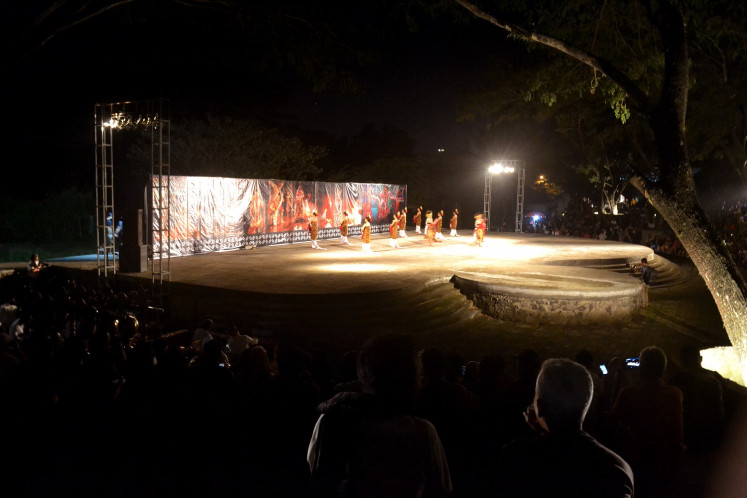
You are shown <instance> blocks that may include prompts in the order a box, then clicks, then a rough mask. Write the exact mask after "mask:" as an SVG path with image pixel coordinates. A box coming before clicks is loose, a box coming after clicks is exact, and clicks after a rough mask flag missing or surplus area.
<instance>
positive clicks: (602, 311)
mask: <svg viewBox="0 0 747 498" xmlns="http://www.w3.org/2000/svg"><path fill="white" fill-rule="evenodd" d="M408 235H409V237H407V238H399V239H397V240H398V243H399V245H400V246H401V247H400V248H391V247H390V246H389V238H388V235H378V236H374V237H373V238H372V241H371V248H372V250H373V253H371V254H363V253H362V251H361V245H360V241H359V240H352V245H349V246H347V245H341V244H340V243H339V240H337V239H331V240H321V241H320V245H321V247H322V248H323V249H321V250H319V249H312V248H311V247H310V243H298V244H291V245H280V246H264V247H258V248H254V249H244V250H235V251H228V252H221V253H207V254H200V255H195V256H188V257H179V258H172V259H171V261H170V273H171V283H170V285H167V286H165V287H164V290H166V291H167V292H165V293H164V294H165V295H164V297H163V303H162V304H163V306H164V309H166V310H167V313H168V315H169V320H170V327H171V328H178V327H183V328H186V329H189V328H193V327H194V326H196V325H197V324H199V323H200V321H201V320H202V319H204V318H205V317H212V318H213V319H214V320H215V322H216V326H217V327H219V328H220V327H228V326H230V325H232V324H236V325H238V326H239V328H240V329H241V330H243V331H245V332H246V333H249V334H253V335H256V336H258V337H264V338H267V339H268V340H270V339H272V340H275V341H283V340H292V341H296V342H298V343H300V344H302V345H304V346H305V347H308V348H320V349H325V350H338V351H342V350H345V349H354V348H355V347H358V346H359V345H360V344H361V341H362V340H364V339H365V338H366V337H367V336H369V335H370V334H372V333H375V332H377V331H381V330H384V329H391V330H406V331H410V332H413V333H415V334H416V335H417V337H418V338H419V340H421V341H422V343H423V344H430V345H437V346H438V345H440V346H442V347H448V348H452V349H453V348H459V349H460V350H461V351H462V352H463V354H465V355H469V356H475V355H482V354H484V353H485V352H487V351H500V352H501V353H502V354H505V353H509V354H514V353H516V352H517V351H518V350H520V349H522V348H524V347H533V348H535V349H537V350H538V351H539V352H540V353H541V354H545V355H549V354H559V353H561V352H562V353H563V354H572V352H573V351H575V350H577V349H580V348H581V347H586V348H588V349H591V350H592V351H594V352H595V353H596V354H597V355H599V356H602V355H603V356H609V355H612V354H620V355H634V354H635V353H637V352H638V351H639V350H640V349H641V347H643V346H645V345H649V344H652V343H662V342H669V343H671V342H673V341H675V342H676V343H677V344H679V343H681V342H683V341H684V342H693V343H696V344H698V345H699V346H700V347H707V346H711V345H724V343H725V341H726V344H728V340H727V339H726V336H725V333H724V332H723V329H722V327H721V325H720V317H719V315H718V312H717V311H716V309H715V305H713V304H712V299H709V296H708V294H707V291H705V288H704V285H703V284H702V280H701V279H700V277H698V276H697V274H695V273H694V271H693V270H692V268H682V267H680V266H679V265H676V264H674V263H672V262H670V261H668V260H666V259H665V258H661V257H659V256H658V255H655V254H654V253H653V252H652V250H651V249H650V248H648V247H646V246H641V245H634V244H625V243H620V242H611V241H600V240H592V239H580V238H572V237H553V236H544V235H533V234H518V233H491V234H488V235H487V236H486V238H485V242H484V244H483V246H482V247H478V246H475V245H473V244H472V237H471V232H466V231H465V232H461V233H460V235H461V236H460V237H453V238H452V237H448V236H447V237H445V238H444V240H443V242H439V243H434V244H433V245H432V246H431V245H429V244H428V241H426V240H425V239H424V238H423V237H422V235H421V236H418V235H415V234H414V232H412V231H408ZM642 257H646V258H648V259H649V261H650V264H651V265H652V266H654V268H656V269H657V270H658V273H659V278H658V279H657V285H656V286H655V287H654V288H652V289H651V291H650V305H649V307H648V308H647V309H645V310H642V309H641V308H640V295H641V292H642V284H641V282H640V280H638V279H637V278H634V277H632V276H631V274H630V269H629V267H628V265H630V264H636V263H638V262H640V259H641V258H642ZM53 264H54V265H60V266H64V267H67V268H72V269H77V270H82V271H93V272H95V268H96V263H95V261H59V262H54V263H53ZM4 266H6V267H7V265H4ZM117 281H118V282H122V283H124V284H129V285H133V286H140V285H142V286H143V287H144V288H146V289H150V288H151V270H150V268H149V269H148V271H146V272H142V273H127V274H124V273H119V274H117ZM690 300H692V303H691V305H688V304H687V303H688V302H689V301H690ZM673 303H674V304H673ZM695 303H697V305H696V304H695ZM672 306H675V307H674V308H673V307H672ZM673 334H674V335H673ZM673 347H674V346H673Z"/></svg>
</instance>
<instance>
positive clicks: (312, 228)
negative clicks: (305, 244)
mask: <svg viewBox="0 0 747 498" xmlns="http://www.w3.org/2000/svg"><path fill="white" fill-rule="evenodd" d="M309 235H311V248H312V249H321V247H319V244H318V243H317V241H316V239H317V237H318V236H319V217H318V216H317V212H316V209H315V210H313V211H312V212H311V216H309Z"/></svg>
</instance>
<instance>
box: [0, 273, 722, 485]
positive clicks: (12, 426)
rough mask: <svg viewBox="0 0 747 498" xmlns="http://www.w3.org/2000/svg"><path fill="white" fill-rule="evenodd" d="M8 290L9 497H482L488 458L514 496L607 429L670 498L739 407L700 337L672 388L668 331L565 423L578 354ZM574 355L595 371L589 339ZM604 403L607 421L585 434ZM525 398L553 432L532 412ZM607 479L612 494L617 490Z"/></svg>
mask: <svg viewBox="0 0 747 498" xmlns="http://www.w3.org/2000/svg"><path fill="white" fill-rule="evenodd" d="M0 302H2V303H3V304H2V305H1V306H0V311H1V313H0V316H1V317H2V320H0V406H2V407H4V409H3V410H0V424H2V427H3V428H4V429H5V430H4V432H3V437H2V441H3V451H2V452H0V455H1V456H0V467H2V468H3V470H4V471H5V472H6V474H7V475H8V476H9V478H8V479H6V480H5V481H4V482H3V483H2V485H0V490H2V491H3V495H4V496H63V495H66V496H112V495H115V494H118V495H124V496H128V495H132V496H135V495H137V496H148V495H150V494H159V495H174V494H177V495H179V496H184V497H198V496H199V497H205V496H208V497H209V496H278V497H280V496H290V497H293V496H298V497H305V496H309V494H310V493H311V494H312V495H316V496H340V495H342V496H351V495H352V496H361V495H366V493H368V495H370V496H373V495H376V494H377V493H379V495H380V496H381V495H387V496H410V495H417V493H418V491H417V490H420V491H422V492H423V493H424V494H423V496H447V495H450V496H452V497H479V496H485V495H486V494H488V493H489V492H490V491H491V483H490V479H491V476H493V475H494V472H498V473H499V474H498V475H500V476H502V477H501V479H500V480H498V481H497V484H498V485H499V486H505V489H503V488H502V489H500V490H496V489H495V488H492V492H494V493H495V494H494V496H504V495H509V496H510V494H509V493H510V489H511V488H512V487H513V486H514V485H516V484H517V483H519V482H520V481H521V479H523V477H522V476H523V475H525V474H522V472H524V471H525V469H524V470H520V469H521V467H522V465H524V464H527V462H529V461H530V459H531V458H534V462H536V464H537V468H538V469H541V472H540V471H539V470H538V472H539V473H538V474H537V476H540V475H541V476H543V477H542V479H539V477H538V478H537V479H536V481H533V482H532V483H531V484H530V485H528V487H527V488H526V493H527V495H529V496H532V495H531V493H534V492H535V491H537V490H542V489H544V488H543V486H546V485H548V483H551V482H556V483H558V482H561V481H558V479H562V478H563V476H561V475H557V474H558V472H555V471H554V470H553V469H552V468H551V469H549V470H548V469H545V467H544V465H550V462H552V459H550V458H549V457H548V453H547V452H549V451H551V450H552V449H553V448H557V449H558V451H561V449H562V451H564V452H565V453H563V454H564V455H566V456H568V455H577V453H571V451H578V452H579V453H578V455H579V456H574V457H573V458H570V457H568V458H566V459H560V460H561V461H560V463H558V462H555V463H554V465H559V466H560V467H558V468H560V469H565V471H564V472H566V473H567V475H568V476H571V475H573V473H574V472H576V473H583V472H584V470H583V468H582V467H584V466H587V467H589V468H591V469H595V468H597V467H596V466H603V467H605V465H607V464H605V462H607V463H608V464H609V463H614V462H617V460H616V457H614V456H613V454H612V453H609V452H608V451H607V450H606V449H604V448H603V447H602V446H601V445H604V446H606V447H607V448H609V449H610V450H612V451H613V452H614V453H617V454H619V455H621V456H622V457H623V458H625V459H626V460H627V461H628V462H629V463H630V464H631V466H632V467H633V469H634V471H635V472H636V474H635V482H636V484H635V487H636V494H638V495H639V496H646V493H647V492H648V493H649V494H648V495H649V496H656V493H655V490H656V489H657V488H656V479H657V478H666V476H673V475H675V474H670V473H665V471H670V470H671V471H674V469H676V467H677V465H678V462H679V459H681V456H682V454H683V453H684V452H685V451H687V452H688V453H690V454H694V455H695V454H697V455H704V457H705V458H708V456H709V455H711V454H712V452H713V451H715V450H717V449H719V448H720V447H721V446H722V445H723V439H724V432H723V427H724V420H728V419H729V418H728V415H729V413H730V408H729V405H725V403H724V394H723V393H724V391H723V389H724V388H725V386H726V385H727V384H726V383H725V381H723V379H720V377H719V376H718V374H715V373H713V372H709V371H707V370H704V369H703V368H702V367H701V366H700V355H699V354H698V352H697V350H691V349H685V350H683V351H682V355H681V362H680V363H679V364H677V363H675V365H674V366H675V367H678V368H674V369H673V370H680V372H677V371H674V372H673V373H674V375H672V376H671V377H669V379H668V383H669V384H670V385H667V383H665V378H664V373H665V367H666V355H665V354H664V353H663V352H662V351H661V350H659V349H658V348H646V349H644V350H643V351H642V352H641V354H640V357H641V358H640V367H635V366H626V365H625V361H624V356H620V357H619V358H618V359H616V360H614V361H610V362H608V363H607V368H608V372H607V374H606V375H604V376H603V378H602V382H601V387H599V386H600V384H598V383H597V382H594V381H591V382H592V384H593V385H594V388H593V390H592V391H591V392H590V393H589V396H591V397H590V398H589V402H590V403H589V406H588V407H584V406H582V405H584V404H583V403H581V404H579V403H580V402H579V403H577V404H573V403H575V402H578V400H579V399H581V398H583V396H581V398H577V397H574V396H570V395H568V396H566V397H564V398H567V403H570V404H568V405H562V404H561V405H560V406H565V407H566V408H569V407H571V406H575V409H576V410H580V409H581V408H583V410H586V411H584V414H585V416H581V415H580V414H581V412H580V411H576V412H575V413H576V416H577V417H576V418H573V420H574V422H573V424H571V423H570V422H569V420H567V419H566V418H564V417H560V418H558V417H559V415H557V413H556V412H554V411H553V410H555V409H556V408H558V405H554V404H553V403H554V402H556V401H558V400H557V399H555V398H553V396H551V395H550V394H548V392H552V393H557V392H561V393H562V392H564V391H563V389H564V388H563V385H565V384H563V385H560V386H558V385H556V384H555V383H554V381H552V379H554V378H556V377H554V376H553V375H554V374H557V373H559V372H564V371H566V367H568V365H567V364H566V363H570V362H567V361H566V360H562V361H560V360H553V362H550V363H544V365H545V367H547V368H548V370H547V373H548V375H549V376H548V377H547V378H545V377H544V374H543V373H542V372H543V370H540V366H542V365H543V363H542V361H541V358H540V355H539V354H538V353H537V351H535V350H532V349H527V350H525V351H522V352H521V353H520V354H519V355H518V356H517V357H515V358H511V357H508V358H509V359H510V360H515V361H516V365H515V366H516V368H515V369H514V368H510V367H513V366H514V365H513V364H512V363H508V364H507V361H506V358H505V357H503V356H501V355H500V354H486V355H485V356H484V357H482V358H479V361H478V360H471V359H467V361H465V359H463V358H461V357H460V355H458V354H455V353H454V352H451V351H450V352H448V353H445V352H443V351H441V350H439V349H437V348H433V347H426V348H425V349H423V350H422V353H421V356H420V359H421V364H420V367H421V369H420V370H418V368H417V367H418V364H417V355H416V353H415V351H414V344H413V342H412V338H403V337H401V336H397V335H391V334H387V335H384V336H382V337H380V338H376V339H375V340H372V341H371V342H370V343H369V344H367V345H365V347H364V349H362V350H360V351H359V350H351V351H349V352H348V353H347V354H346V355H341V357H340V358H339V359H331V358H327V357H325V356H324V355H320V354H318V352H308V351H304V350H303V349H301V348H299V347H298V346H296V345H293V344H275V343H273V342H272V341H271V339H270V338H267V337H258V338H251V339H252V340H249V341H246V340H244V341H243V346H242V345H239V346H238V347H236V346H235V345H236V343H235V342H233V340H232V337H236V333H237V332H238V329H235V328H234V327H230V326H229V327H227V328H226V329H223V328H222V327H221V326H219V325H218V324H220V317H216V322H214V323H213V322H212V321H211V322H206V323H204V324H200V325H201V326H200V327H198V328H200V329H202V331H200V332H199V333H197V334H196V331H193V330H178V331H168V330H165V320H164V319H163V317H164V313H163V310H161V309H159V308H158V307H154V306H151V305H149V299H148V295H147V291H145V290H144V289H142V288H139V289H138V290H127V291H121V290H120V291H116V290H115V289H112V288H109V287H106V286H105V287H86V286H85V285H82V284H80V283H79V282H75V281H74V280H72V279H70V278H68V277H67V276H66V274H65V272H64V270H63V269H60V268H57V267H54V266H53V267H49V268H48V269H47V270H45V271H44V272H42V273H40V274H39V276H38V277H37V278H35V279H34V280H33V282H32V283H30V281H29V280H28V278H27V277H26V276H25V275H12V276H8V277H5V278H3V279H0ZM239 335H243V334H239ZM195 336H197V337H198V340H197V341H195V342H193V338H195ZM245 337H250V336H245ZM203 341H204V343H203ZM231 343H232V344H233V345H231V346H229V344H231ZM242 348H243V351H242V352H241V353H240V354H236V350H237V349H242ZM631 356H632V355H631ZM575 358H577V359H578V361H579V362H583V363H584V366H586V370H587V372H589V371H596V368H597V365H596V363H595V361H594V359H593V355H592V353H591V352H590V351H579V352H578V355H576V356H575ZM558 361H560V362H561V364H562V365H561V367H562V368H559V369H558V370H557V371H556V370H552V372H554V374H553V375H550V369H549V366H550V365H555V363H557V362H558ZM458 365H467V366H468V368H466V369H465V372H464V375H463V374H462V372H461V368H458V367H457V366H458ZM577 366H578V365H577V364H575V363H573V368H570V367H569V368H570V370H572V371H576V370H574V369H576V367H577ZM418 374H420V375H421V377H418ZM538 374H539V375H538ZM588 375H589V376H590V377H589V378H592V375H591V374H588ZM538 377H539V379H538ZM559 378H562V376H561V377H559ZM570 378H571V379H573V378H576V377H573V376H571V377H570ZM579 378H580V376H579ZM584 378H585V379H587V378H586V377H584ZM576 380H578V379H576ZM587 380H588V379H587ZM585 382H586V381H584V382H580V383H571V384H570V385H571V386H575V387H576V388H578V387H579V386H581V385H582V384H583V385H586V384H585ZM673 386H678V387H673ZM719 386H720V387H721V391H719ZM566 387H567V386H566ZM568 388H569V389H570V387H568ZM543 389H545V390H543ZM584 389H585V388H584ZM574 392H575V391H574ZM732 392H733V391H732ZM543 393H544V394H543ZM598 394H601V396H598ZM574 400H575V401H574ZM594 400H596V401H594ZM593 403H597V407H598V410H597V414H598V415H602V414H603V415H604V416H603V417H602V418H600V419H599V420H600V421H603V422H604V424H602V426H601V427H600V424H597V427H596V429H597V431H596V432H591V433H587V432H586V429H587V426H586V422H588V421H589V417H590V416H591V415H592V414H593V411H590V410H593V408H592V407H593ZM528 405H533V406H534V405H536V407H537V410H538V415H539V417H538V424H539V425H535V426H534V427H535V429H536V428H537V427H541V428H542V431H541V434H538V433H535V432H534V431H533V430H532V429H531V427H530V426H529V425H527V423H526V421H525V420H524V416H523V414H524V412H525V410H526V407H527V406H528ZM569 409H570V408H569ZM732 416H733V415H732ZM530 420H531V421H533V420H532V419H530ZM315 422H316V426H315ZM566 422H568V425H567V426H566V425H565V423H566ZM578 424H583V425H581V426H580V428H579V426H578ZM571 427H572V428H571ZM600 429H601V430H600ZM312 434H313V438H312V441H311V444H309V439H310V438H311V437H312ZM570 434H572V436H571V435H570ZM403 438H404V439H403ZM512 441H515V442H512ZM684 442H686V443H687V445H688V448H687V449H685V446H684V444H683V443H684ZM507 443H508V446H507V447H506V450H505V451H503V452H501V450H500V449H501V448H502V447H503V446H504V445H506V444H507ZM374 450H375V451H374ZM511 451H514V452H516V453H515V455H516V458H513V457H511V458H508V460H510V461H509V462H506V458H507V455H509V454H511V453H510V452H511ZM535 452H536V454H534V453H535ZM594 452H599V453H598V454H599V455H600V456H599V458H598V459H596V460H595V461H594V462H592V463H588V464H586V463H584V464H583V465H581V463H583V462H586V460H584V458H587V457H588V454H589V453H591V454H596V453H594ZM532 454H534V456H531V455H532ZM584 455H586V456H584ZM566 460H567V461H566ZM618 463H619V462H618ZM379 464H381V465H382V466H381V467H377V466H376V465H379ZM512 465H513V467H512ZM574 465H575V466H574ZM613 467H614V465H613ZM605 468H607V469H609V468H610V467H609V466H607V467H605ZM418 469H419V470H418ZM618 470H620V472H621V473H622V474H626V472H625V471H624V466H622V465H620V466H619V469H618ZM506 473H508V474H509V475H508V477H507V476H506ZM599 475H600V476H604V475H607V474H604V473H603V472H602V473H600V474H599ZM614 475H617V476H618V477H620V474H614V473H613V476H614ZM680 475H681V474H680ZM385 477H386V478H385ZM611 479H612V481H613V482H612V484H610V486H609V489H607V491H606V492H605V493H601V492H600V494H599V495H601V496H607V495H610V496H617V495H618V492H619V486H618V485H617V481H615V480H614V479H613V478H611ZM671 479H674V477H671ZM607 482H609V481H607ZM493 484H496V483H493ZM565 485H569V484H568V483H564V484H562V485H561V484H558V486H559V487H558V488H557V489H558V490H559V489H561V488H562V486H565ZM575 485H576V486H586V485H589V486H592V485H594V484H593V482H592V481H588V480H586V481H585V480H581V481H580V482H578V483H576V484H575ZM393 489H396V490H398V492H399V494H398V493H397V492H395V491H392V490H393ZM575 489H576V491H574V492H575V493H576V496H583V495H584V492H585V491H584V490H583V489H580V490H579V488H578V487H577V488H575ZM584 489H586V488H584ZM345 493H348V494H347V495H346V494H345ZM557 493H560V491H557V492H556V496H557V495H558V494H557ZM548 494H549V495H550V496H552V494H553V493H548ZM488 495H489V496H492V495H490V494H488Z"/></svg>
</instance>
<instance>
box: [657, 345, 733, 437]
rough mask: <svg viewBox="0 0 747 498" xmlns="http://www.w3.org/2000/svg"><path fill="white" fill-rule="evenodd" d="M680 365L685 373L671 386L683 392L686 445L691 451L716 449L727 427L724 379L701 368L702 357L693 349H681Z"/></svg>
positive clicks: (675, 378) (673, 378) (688, 347)
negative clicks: (724, 426)
mask: <svg viewBox="0 0 747 498" xmlns="http://www.w3.org/2000/svg"><path fill="white" fill-rule="evenodd" d="M680 361H681V363H682V368H683V370H682V371H681V372H679V373H677V374H675V375H674V376H672V378H671V379H670V381H669V383H670V384H671V385H673V386H676V387H678V388H679V389H680V391H682V415H683V430H684V439H685V444H686V445H687V449H688V450H689V451H702V450H710V449H713V448H714V447H715V446H716V445H717V443H718V442H719V440H720V439H721V429H722V428H723V423H724V416H725V409H724V379H723V377H721V375H720V374H719V373H718V372H714V371H713V370H706V369H705V368H703V367H702V365H701V362H702V361H703V357H702V356H700V351H699V350H698V348H696V347H694V346H689V345H688V346H683V347H682V349H681V350H680Z"/></svg>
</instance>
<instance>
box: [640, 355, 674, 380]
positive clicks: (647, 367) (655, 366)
mask: <svg viewBox="0 0 747 498" xmlns="http://www.w3.org/2000/svg"><path fill="white" fill-rule="evenodd" d="M639 361H640V375H641V379H643V380H647V381H654V380H659V379H661V378H662V377H664V370H666V368H667V355H666V354H665V353H664V351H663V350H662V349H661V348H659V347H657V346H648V347H645V348H643V349H642V350H641V353H640V355H639Z"/></svg>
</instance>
